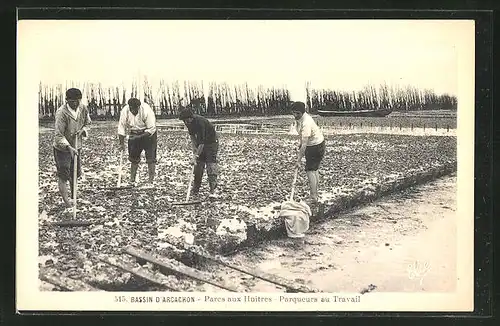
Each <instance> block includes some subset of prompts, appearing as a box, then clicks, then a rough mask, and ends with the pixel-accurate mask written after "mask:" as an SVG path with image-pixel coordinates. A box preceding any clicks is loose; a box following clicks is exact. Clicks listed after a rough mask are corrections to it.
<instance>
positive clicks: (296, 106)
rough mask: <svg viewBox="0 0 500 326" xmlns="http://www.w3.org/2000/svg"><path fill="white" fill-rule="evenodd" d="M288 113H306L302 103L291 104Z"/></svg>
mask: <svg viewBox="0 0 500 326" xmlns="http://www.w3.org/2000/svg"><path fill="white" fill-rule="evenodd" d="M290 111H292V112H293V111H298V112H301V113H304V112H306V105H305V104H304V102H293V103H292V105H291V106H290Z"/></svg>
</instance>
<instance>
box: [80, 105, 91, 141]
mask: <svg viewBox="0 0 500 326" xmlns="http://www.w3.org/2000/svg"><path fill="white" fill-rule="evenodd" d="M84 112H85V122H84V123H83V128H82V134H83V137H85V138H87V137H88V136H89V128H88V126H89V125H90V124H92V120H91V119H90V114H89V109H88V107H87V106H85V111H84Z"/></svg>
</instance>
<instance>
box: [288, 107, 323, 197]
mask: <svg viewBox="0 0 500 326" xmlns="http://www.w3.org/2000/svg"><path fill="white" fill-rule="evenodd" d="M290 110H291V112H292V115H293V116H294V118H295V120H296V129H297V132H298V134H299V137H300V143H299V153H298V157H297V162H296V166H297V168H300V166H301V162H302V158H303V157H305V160H306V164H305V171H306V175H307V180H308V183H309V190H310V197H309V199H308V200H307V201H306V202H308V203H309V204H317V203H318V201H319V195H318V188H319V173H318V169H319V166H320V163H321V161H322V160H323V157H324V155H325V148H326V146H325V138H324V136H323V133H322V132H321V130H320V128H319V127H318V125H317V124H316V122H315V121H314V119H313V118H312V117H311V116H310V115H309V114H308V113H307V112H306V106H305V104H304V103H303V102H293V103H292V105H291V109H290Z"/></svg>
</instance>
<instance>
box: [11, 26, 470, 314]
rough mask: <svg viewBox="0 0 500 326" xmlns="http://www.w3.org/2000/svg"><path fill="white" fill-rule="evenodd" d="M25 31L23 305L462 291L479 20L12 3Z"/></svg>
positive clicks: (207, 302)
mask: <svg viewBox="0 0 500 326" xmlns="http://www.w3.org/2000/svg"><path fill="white" fill-rule="evenodd" d="M17 51H18V54H17V56H18V67H17V71H18V87H19V90H18V95H17V96H18V108H17V111H18V130H19V131H18V151H20V152H21V153H20V154H19V156H18V164H23V166H24V168H22V169H21V168H19V171H22V173H20V172H18V173H19V174H18V187H19V189H18V191H20V192H22V193H23V201H22V203H19V202H18V225H19V226H18V232H21V233H22V237H20V236H19V235H20V233H18V247H17V248H18V249H17V262H16V264H17V267H16V270H17V273H18V277H17V280H18V281H17V282H18V283H17V288H18V290H17V291H18V292H17V293H18V304H19V305H22V306H25V307H29V308H34V309H39V310H44V309H45V310H124V309H132V310H190V311H195V310H209V311H217V310H259V311H274V310H286V311H300V310H312V311H321V310H327V311H333V310H342V311H347V310H355V311H359V310H391V311H395V310H406V311H411V310H421V309H422V310H425V309H427V310H436V311H439V310H446V311H454V310H464V311H466V310H471V309H472V305H473V293H472V292H473V266H472V264H473V196H472V195H473V192H474V190H473V187H474V184H473V170H472V166H473V159H474V157H473V148H474V133H473V122H474V79H473V76H474V21H467V20H417V19H414V20H382V19H380V20H378V19H373V20H347V19H346V20H333V19H332V20H234V21H223V20H97V19H96V20H20V21H18V49H17ZM36 110H38V115H37V114H36V113H35V111H36ZM21 225H22V226H21ZM20 276H21V278H20Z"/></svg>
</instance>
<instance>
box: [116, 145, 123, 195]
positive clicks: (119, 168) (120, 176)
mask: <svg viewBox="0 0 500 326" xmlns="http://www.w3.org/2000/svg"><path fill="white" fill-rule="evenodd" d="M122 166H123V150H122V149H121V148H120V166H119V167H118V182H117V183H116V187H117V188H120V186H121V185H122Z"/></svg>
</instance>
